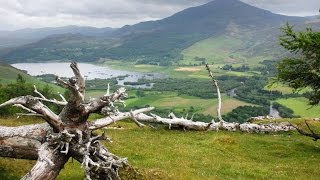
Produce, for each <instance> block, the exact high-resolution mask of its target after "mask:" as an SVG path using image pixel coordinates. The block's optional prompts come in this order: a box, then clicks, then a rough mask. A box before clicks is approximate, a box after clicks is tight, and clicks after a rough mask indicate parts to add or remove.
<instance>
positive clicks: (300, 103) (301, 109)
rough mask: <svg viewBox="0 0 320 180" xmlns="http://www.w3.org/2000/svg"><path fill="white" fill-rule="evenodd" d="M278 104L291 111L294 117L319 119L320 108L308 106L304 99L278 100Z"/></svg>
mask: <svg viewBox="0 0 320 180" xmlns="http://www.w3.org/2000/svg"><path fill="white" fill-rule="evenodd" d="M277 102H278V103H280V104H282V105H284V106H286V107H288V108H290V109H292V110H293V111H294V114H295V115H298V116H301V117H311V118H317V117H320V107H319V106H310V105H309V103H308V100H307V99H306V98H302V97H299V98H289V99H279V100H277Z"/></svg>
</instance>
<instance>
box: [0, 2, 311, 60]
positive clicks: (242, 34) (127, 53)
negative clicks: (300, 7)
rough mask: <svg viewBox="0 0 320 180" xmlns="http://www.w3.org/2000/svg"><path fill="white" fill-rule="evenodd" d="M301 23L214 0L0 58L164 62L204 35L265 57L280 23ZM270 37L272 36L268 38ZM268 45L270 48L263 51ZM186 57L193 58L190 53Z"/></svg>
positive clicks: (177, 56)
mask: <svg viewBox="0 0 320 180" xmlns="http://www.w3.org/2000/svg"><path fill="white" fill-rule="evenodd" d="M305 21H306V18H302V17H289V16H283V15H278V14H273V13H272V12H270V11H266V10H263V9H259V8H257V7H253V6H250V5H248V4H245V3H243V2H241V1H239V0H215V1H212V2H209V3H207V4H204V5H201V6H198V7H192V8H188V9H186V10H183V11H181V12H178V13H176V14H174V15H173V16H170V17H168V18H165V19H162V20H158V21H149V22H142V23H138V24H135V25H132V26H124V27H122V28H120V29H117V30H114V31H112V32H110V33H106V34H104V38H95V37H86V36H83V35H81V36H78V40H77V41H76V42H75V41H74V40H70V38H67V39H65V38H61V37H59V36H58V37H57V36H56V37H55V38H56V39H59V40H56V43H54V44H53V45H50V44H49V45H48V46H43V42H46V41H49V42H50V41H52V37H49V38H46V39H42V40H41V41H38V42H35V43H33V44H29V45H25V46H22V47H19V48H14V49H10V50H6V51H2V52H1V53H0V57H1V58H2V59H6V60H7V61H10V62H11V61H26V60H28V61H44V60H57V59H59V58H62V59H64V60H65V59H76V60H88V61H94V60H98V59H99V58H110V59H118V60H131V61H137V63H160V64H163V65H165V64H170V63H172V62H177V61H179V60H182V61H184V60H185V59H184V58H185V55H186V53H185V52H184V51H186V50H187V49H188V48H191V47H192V46H194V45H196V44H197V43H200V42H202V41H205V40H206V39H212V38H213V39H214V38H219V37H222V38H223V37H227V38H231V39H235V40H239V41H241V43H239V45H238V46H237V47H235V48H233V49H232V51H235V50H236V51H243V52H248V53H251V56H264V54H267V53H269V52H272V50H271V49H272V48H273V49H274V50H276V49H278V47H277V46H275V44H277V40H275V39H276V38H277V34H279V27H280V26H281V25H283V24H284V23H286V22H290V23H292V24H303V23H304V22H305ZM272 35H274V36H275V38H273V39H270V36H272ZM242 41H244V43H245V45H244V44H243V42H242ZM270 41H272V42H270ZM78 42H82V43H78ZM219 43H220V42H219ZM222 43H223V42H222ZM61 44H63V45H66V44H69V45H70V46H61ZM83 44H86V46H83ZM91 44H92V45H91ZM266 46H267V49H268V51H264V48H265V47H266ZM270 48H271V49H270ZM209 51H210V50H209ZM261 53H262V54H261ZM231 55H232V53H231V54H230V53H229V55H228V56H231ZM268 56H272V55H268ZM44 57H46V58H45V59H44ZM190 58H191V59H192V55H191V56H190V57H189V59H190ZM194 58H195V57H194ZM243 58H246V57H243ZM268 58H269V57H268Z"/></svg>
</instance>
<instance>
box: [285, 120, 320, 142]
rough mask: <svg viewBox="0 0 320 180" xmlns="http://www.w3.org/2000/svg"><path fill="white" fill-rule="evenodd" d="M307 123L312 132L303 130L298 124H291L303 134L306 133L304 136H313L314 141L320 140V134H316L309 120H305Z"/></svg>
mask: <svg viewBox="0 0 320 180" xmlns="http://www.w3.org/2000/svg"><path fill="white" fill-rule="evenodd" d="M290 124H291V123H290ZM305 124H306V125H307V127H308V129H309V131H310V132H311V133H308V132H306V131H304V130H302V129H301V128H299V127H298V126H297V125H294V124H291V126H293V127H295V128H296V130H297V131H298V132H299V133H300V134H302V135H304V136H308V137H311V138H313V140H314V141H317V140H319V139H320V134H316V133H315V132H314V131H313V130H312V129H311V128H310V126H309V124H308V122H307V121H305Z"/></svg>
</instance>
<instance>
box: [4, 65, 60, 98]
mask: <svg viewBox="0 0 320 180" xmlns="http://www.w3.org/2000/svg"><path fill="white" fill-rule="evenodd" d="M18 74H20V75H21V76H22V77H23V78H24V79H25V80H26V82H28V83H31V84H34V85H36V86H37V87H43V86H45V85H47V83H45V82H43V81H40V80H38V79H36V78H34V77H32V76H30V75H28V74H26V73H25V72H23V71H21V70H19V69H16V68H14V67H12V66H10V65H8V64H1V63H0V84H3V85H5V84H9V83H14V82H15V81H16V79H17V76H18ZM50 87H51V88H53V89H54V91H57V92H58V91H59V92H64V89H63V88H61V87H59V86H56V85H53V84H50Z"/></svg>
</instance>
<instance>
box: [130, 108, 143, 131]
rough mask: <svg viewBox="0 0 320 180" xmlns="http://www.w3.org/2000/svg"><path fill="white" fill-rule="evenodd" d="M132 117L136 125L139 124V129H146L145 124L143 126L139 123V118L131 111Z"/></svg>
mask: <svg viewBox="0 0 320 180" xmlns="http://www.w3.org/2000/svg"><path fill="white" fill-rule="evenodd" d="M130 115H131V119H132V120H133V122H134V123H136V124H137V126H139V127H141V128H143V127H145V125H144V124H142V123H141V122H139V121H138V120H137V118H136V117H135V114H134V113H133V111H132V110H131V111H130Z"/></svg>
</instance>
